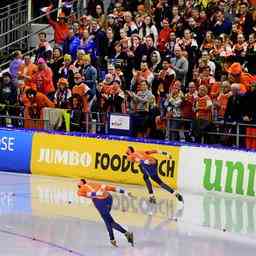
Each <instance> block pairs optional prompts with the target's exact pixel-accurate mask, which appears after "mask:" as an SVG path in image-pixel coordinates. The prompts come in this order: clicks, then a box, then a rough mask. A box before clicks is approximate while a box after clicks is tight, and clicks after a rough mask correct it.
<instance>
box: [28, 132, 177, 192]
mask: <svg viewBox="0 0 256 256" xmlns="http://www.w3.org/2000/svg"><path fill="white" fill-rule="evenodd" d="M137 141H138V142H136V140H132V139H130V141H127V140H125V139H122V137H118V136H109V137H108V136H99V137H95V138H92V137H77V136H63V135H53V134H44V133H35V134H34V138H33V146H32V148H33V150H32V158H31V171H32V173H33V174H43V175H57V176H66V177H77V178H78V177H85V178H88V179H98V180H107V181H112V182H118V183H129V184H144V181H143V177H142V174H141V171H140V166H139V165H138V164H134V163H130V162H129V161H128V160H127V156H126V155H125V152H126V150H127V147H128V146H133V147H134V148H135V149H136V150H153V149H154V150H155V149H156V150H163V151H168V152H169V153H170V154H172V159H167V158H166V157H164V156H159V158H158V172H159V175H160V177H161V178H162V179H163V180H164V181H165V182H166V183H168V184H169V185H171V186H173V187H175V188H176V187H177V176H178V169H179V166H178V163H179V147H174V146H170V145H161V144H154V143H149V144H145V143H143V142H142V141H140V140H137Z"/></svg>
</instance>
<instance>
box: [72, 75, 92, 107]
mask: <svg viewBox="0 0 256 256" xmlns="http://www.w3.org/2000/svg"><path fill="white" fill-rule="evenodd" d="M74 82H75V86H74V87H73V89H72V94H73V95H75V94H78V95H79V96H80V97H81V98H82V101H83V112H89V111H90V101H91V99H92V98H93V94H92V91H91V90H90V88H89V87H88V86H87V85H86V84H85V83H84V82H83V77H82V75H81V74H80V73H79V72H77V73H75V75H74Z"/></svg>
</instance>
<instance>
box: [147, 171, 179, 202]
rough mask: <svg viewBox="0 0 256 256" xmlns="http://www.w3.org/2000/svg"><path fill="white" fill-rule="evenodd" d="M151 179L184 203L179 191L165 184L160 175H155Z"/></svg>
mask: <svg viewBox="0 0 256 256" xmlns="http://www.w3.org/2000/svg"><path fill="white" fill-rule="evenodd" d="M150 178H151V179H152V180H153V181H155V182H156V183H157V184H158V185H159V186H160V187H161V188H163V189H165V190H166V191H168V192H170V193H171V194H173V195H175V196H176V197H177V199H178V200H179V201H181V202H183V197H182V195H181V194H179V193H178V192H177V191H175V190H174V189H173V188H171V187H170V186H168V185H167V184H166V183H164V182H163V181H162V180H161V179H160V177H159V176H158V174H155V175H153V176H150Z"/></svg>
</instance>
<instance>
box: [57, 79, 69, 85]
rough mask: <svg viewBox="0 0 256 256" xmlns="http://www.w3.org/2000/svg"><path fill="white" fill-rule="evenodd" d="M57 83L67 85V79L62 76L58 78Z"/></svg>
mask: <svg viewBox="0 0 256 256" xmlns="http://www.w3.org/2000/svg"><path fill="white" fill-rule="evenodd" d="M58 84H65V85H68V80H67V79H66V78H63V77H62V78H60V79H59V81H58Z"/></svg>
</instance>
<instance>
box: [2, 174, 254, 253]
mask: <svg viewBox="0 0 256 256" xmlns="http://www.w3.org/2000/svg"><path fill="white" fill-rule="evenodd" d="M124 187H126V189H128V190H129V191H131V192H132V193H133V194H134V195H135V196H136V197H137V198H135V199H129V198H128V199H127V198H126V197H124V196H121V195H119V194H113V199H114V201H113V202H114V203H113V211H112V215H113V217H114V218H115V219H116V220H117V221H118V222H119V223H121V224H122V225H124V227H125V228H128V229H129V230H130V231H133V232H134V237H135V247H134V248H132V247H130V246H129V244H127V242H126V240H125V238H124V237H123V236H122V235H121V234H119V233H115V235H116V240H117V242H118V245H119V247H118V248H113V247H112V246H111V245H110V244H109V240H108V235H107V232H106V230H105V226H104V224H103V222H102V221H101V219H100V217H99V215H98V213H97V211H96V210H95V208H94V207H93V205H92V202H91V201H90V199H80V198H78V197H77V196H76V180H74V179H68V178H57V177H43V176H27V175H17V174H10V173H3V172H1V173H0V215H1V216H0V256H2V255H3V256H13V255H15V256H16V255H19V256H30V255H31V256H32V255H33V256H34V255H35V256H44V255H47V256H59V255H61V256H65V255H80V256H110V255H111V256H167V255H168V256H169V255H170V256H171V255H174V256H178V255H179V256H185V255H189V256H194V255H195V256H198V255H199V256H200V255H207V256H224V255H225V256H229V255H230V256H231V255H232V256H238V255H239V256H240V255H242V256H247V255H253V256H255V255H256V243H255V239H256V201H255V198H244V197H243V198H242V197H231V196H228V195H225V196H223V194H217V193H215V194H212V193H211V194H210V193H205V194H198V195H197V194H192V193H188V192H184V193H183V195H184V199H185V206H184V209H183V210H182V209H180V208H179V205H177V202H176V200H175V199H174V198H173V197H172V196H170V195H169V194H168V193H167V192H164V191H162V190H160V189H156V197H157V205H155V206H152V205H150V204H149V203H148V200H147V192H146V189H145V188H144V187H139V186H127V185H126V186H124ZM175 218H177V221H175Z"/></svg>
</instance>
